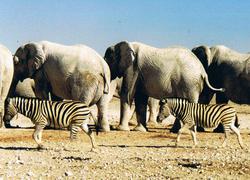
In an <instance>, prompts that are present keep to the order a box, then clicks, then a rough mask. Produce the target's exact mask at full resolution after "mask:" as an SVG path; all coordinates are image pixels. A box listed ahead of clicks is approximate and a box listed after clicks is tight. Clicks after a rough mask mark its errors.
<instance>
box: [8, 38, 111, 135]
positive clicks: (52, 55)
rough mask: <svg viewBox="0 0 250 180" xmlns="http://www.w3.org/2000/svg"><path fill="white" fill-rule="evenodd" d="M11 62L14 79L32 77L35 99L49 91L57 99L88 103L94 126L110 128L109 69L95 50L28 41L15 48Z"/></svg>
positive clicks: (44, 95)
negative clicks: (92, 109) (95, 119)
mask: <svg viewBox="0 0 250 180" xmlns="http://www.w3.org/2000/svg"><path fill="white" fill-rule="evenodd" d="M13 61H14V77H15V79H16V80H21V81H22V80H24V79H25V78H28V77H29V78H31V79H34V81H35V87H36V88H35V94H36V95H37V96H38V98H42V99H48V98H49V92H51V94H53V95H54V96H56V97H58V98H61V99H69V100H78V101H82V102H83V103H85V104H86V105H88V106H92V105H94V104H96V105H97V109H98V125H99V126H100V128H101V130H102V131H110V127H109V121H108V119H107V107H108V93H109V88H110V70H109V66H108V65H107V63H106V62H105V61H104V59H103V58H102V57H101V56H100V55H99V54H98V53H97V52H96V51H94V50H93V49H91V48H89V47H87V46H85V45H71V46H68V45H62V44H58V43H54V42H49V41H40V42H31V43H27V44H24V45H22V46H20V47H19V48H18V49H17V50H16V52H15V54H14V58H13Z"/></svg>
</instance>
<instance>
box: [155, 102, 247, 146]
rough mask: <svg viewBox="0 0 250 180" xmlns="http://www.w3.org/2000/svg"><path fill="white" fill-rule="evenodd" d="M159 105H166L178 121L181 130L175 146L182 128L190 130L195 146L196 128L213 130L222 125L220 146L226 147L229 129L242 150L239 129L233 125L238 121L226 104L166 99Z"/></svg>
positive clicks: (234, 113)
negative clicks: (222, 136)
mask: <svg viewBox="0 0 250 180" xmlns="http://www.w3.org/2000/svg"><path fill="white" fill-rule="evenodd" d="M161 103H163V104H165V103H167V105H168V108H169V109H170V112H171V114H172V115H174V116H175V117H176V118H178V119H180V122H181V123H180V124H181V129H180V130H179V132H178V135H177V139H176V146H177V145H178V142H179V141H180V135H181V133H182V131H183V129H184V128H188V129H189V130H190V132H191V135H192V138H193V141H194V146H196V145H197V140H196V126H200V127H204V128H214V127H217V126H218V124H219V123H222V125H223V127H224V132H225V140H224V141H223V144H222V146H223V147H224V146H225V145H226V141H227V137H228V132H229V130H230V129H231V130H232V131H233V132H234V133H236V135H237V138H238V142H239V144H240V146H241V148H243V143H242V139H241V135H240V132H239V129H238V128H237V127H236V126H235V125H234V123H235V121H238V117H237V114H236V111H235V109H234V108H233V107H230V106H228V105H226V104H199V103H190V102H188V101H187V100H185V99H180V98H167V99H164V100H162V101H161ZM163 109H164V108H163ZM161 113H162V112H160V114H161Z"/></svg>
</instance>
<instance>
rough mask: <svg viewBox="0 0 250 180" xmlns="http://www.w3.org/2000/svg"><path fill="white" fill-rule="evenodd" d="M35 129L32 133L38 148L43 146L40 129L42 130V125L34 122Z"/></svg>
mask: <svg viewBox="0 0 250 180" xmlns="http://www.w3.org/2000/svg"><path fill="white" fill-rule="evenodd" d="M35 127H36V129H35V131H34V133H33V139H34V140H35V141H36V143H37V144H38V148H39V149H40V148H43V145H42V131H43V128H44V126H43V125H40V124H36V126H35Z"/></svg>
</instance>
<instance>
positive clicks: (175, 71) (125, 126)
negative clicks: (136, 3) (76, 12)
mask: <svg viewBox="0 0 250 180" xmlns="http://www.w3.org/2000/svg"><path fill="white" fill-rule="evenodd" d="M0 72H1V75H0V89H1V93H0V113H1V114H0V117H1V126H2V125H3V124H4V125H5V126H6V127H9V126H10V120H9V119H8V118H7V117H5V116H4V110H5V109H4V102H5V100H6V98H7V97H14V96H23V97H37V98H40V99H51V100H54V101H58V100H64V99H69V100H78V101H82V102H83V103H85V104H86V105H88V106H92V105H96V106H97V109H98V111H97V112H98V113H97V117H98V125H99V126H100V128H101V130H102V131H110V124H109V119H108V114H107V113H108V104H109V102H110V100H111V98H112V96H113V95H114V92H115V91H116V90H117V89H119V90H118V91H119V96H120V102H121V104H120V123H119V125H118V127H117V129H118V130H130V129H129V120H130V116H131V104H132V103H133V102H134V104H135V112H136V118H137V125H136V127H135V130H138V131H146V130H147V106H148V105H149V107H150V110H151V111H150V112H151V114H150V118H149V119H150V120H149V121H155V119H156V116H157V113H156V112H157V110H156V109H157V108H159V100H160V99H163V98H166V97H179V98H185V99H187V100H189V101H190V102H200V103H209V102H210V101H211V99H212V97H213V95H214V94H216V103H228V101H229V100H230V101H232V102H235V103H238V104H250V93H249V92H250V54H248V53H239V52H236V51H235V50H232V49H229V48H228V47H226V46H222V45H220V46H212V47H208V46H205V45H202V46H198V47H195V48H193V49H192V50H190V49H187V48H183V47H169V48H155V47H152V46H149V45H146V44H143V43H139V42H127V41H122V42H119V43H117V44H115V45H111V46H110V47H108V48H107V49H106V52H105V54H104V57H102V56H101V55H99V54H98V53H97V52H96V51H95V50H93V49H91V48H89V47H87V46H85V45H80V44H79V45H72V46H66V45H61V44H57V43H53V42H49V41H41V42H32V43H27V44H24V45H22V46H20V47H19V48H18V49H17V50H16V52H15V54H14V55H12V53H11V52H10V51H9V50H8V49H7V48H6V47H4V46H0ZM220 88H223V89H224V91H221V89H220ZM3 122H4V123H3ZM177 130H178V124H177V123H175V124H174V126H173V131H177Z"/></svg>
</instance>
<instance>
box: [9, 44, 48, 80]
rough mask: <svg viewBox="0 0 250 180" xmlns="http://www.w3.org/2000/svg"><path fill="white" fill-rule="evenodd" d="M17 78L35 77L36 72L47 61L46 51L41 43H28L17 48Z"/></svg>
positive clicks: (15, 62) (15, 59)
mask: <svg viewBox="0 0 250 180" xmlns="http://www.w3.org/2000/svg"><path fill="white" fill-rule="evenodd" d="M13 61H14V66H15V68H14V69H15V72H14V76H15V78H17V77H18V80H24V79H25V78H27V77H33V76H34V74H35V72H36V71H37V70H38V69H39V68H40V67H41V66H42V64H43V63H44V61H45V53H44V51H43V48H42V46H41V45H39V44H36V43H28V44H26V45H24V46H21V47H19V48H18V49H17V51H16V53H15V55H14V57H13Z"/></svg>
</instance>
